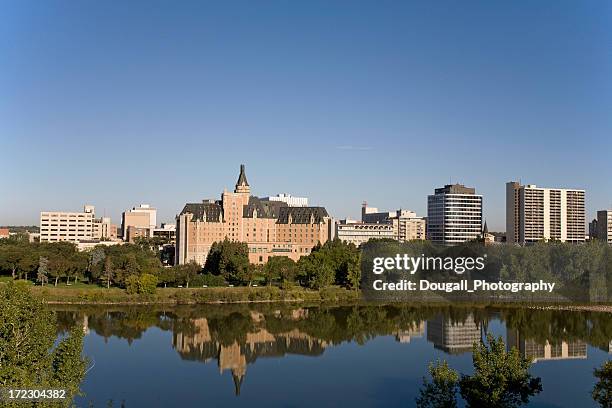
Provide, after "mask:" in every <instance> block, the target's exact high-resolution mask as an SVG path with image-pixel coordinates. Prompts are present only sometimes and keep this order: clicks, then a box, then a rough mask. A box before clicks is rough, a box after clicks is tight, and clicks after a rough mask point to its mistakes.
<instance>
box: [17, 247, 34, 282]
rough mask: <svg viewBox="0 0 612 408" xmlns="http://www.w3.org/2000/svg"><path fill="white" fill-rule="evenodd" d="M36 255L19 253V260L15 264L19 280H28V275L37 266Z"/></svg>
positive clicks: (25, 252)
mask: <svg viewBox="0 0 612 408" xmlns="http://www.w3.org/2000/svg"><path fill="white" fill-rule="evenodd" d="M38 258H39V257H38V255H37V254H36V253H35V252H34V251H27V250H24V251H21V258H20V259H19V262H18V264H17V268H18V270H19V274H18V276H19V278H20V279H21V278H22V277H23V278H24V279H26V280H27V279H28V274H29V273H30V272H32V271H34V270H35V269H36V268H37V266H38V262H39V259H38Z"/></svg>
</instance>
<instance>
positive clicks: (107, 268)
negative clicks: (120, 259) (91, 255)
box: [102, 256, 115, 289]
mask: <svg viewBox="0 0 612 408" xmlns="http://www.w3.org/2000/svg"><path fill="white" fill-rule="evenodd" d="M114 275H115V271H114V269H113V260H112V259H111V257H110V256H107V257H106V259H104V270H103V272H102V276H103V277H104V280H105V281H106V288H107V289H108V288H110V284H111V281H112V280H113V277H114Z"/></svg>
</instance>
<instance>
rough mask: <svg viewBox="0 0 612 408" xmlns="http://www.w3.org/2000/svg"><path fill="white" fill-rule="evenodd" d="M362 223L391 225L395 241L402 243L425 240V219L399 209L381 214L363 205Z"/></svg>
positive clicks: (365, 204) (375, 209)
mask: <svg viewBox="0 0 612 408" xmlns="http://www.w3.org/2000/svg"><path fill="white" fill-rule="evenodd" d="M361 221H362V222H364V223H370V224H391V225H392V226H393V239H396V240H398V241H400V242H407V241H413V240H423V239H425V238H426V236H425V227H426V225H425V218H423V217H417V215H416V212H414V211H410V210H402V209H399V210H397V211H383V212H379V211H378V209H377V208H375V207H368V204H367V203H363V205H362V207H361Z"/></svg>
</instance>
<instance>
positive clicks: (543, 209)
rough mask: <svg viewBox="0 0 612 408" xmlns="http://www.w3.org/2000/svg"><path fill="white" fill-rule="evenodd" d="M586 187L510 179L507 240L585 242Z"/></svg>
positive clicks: (514, 241) (518, 241)
mask: <svg viewBox="0 0 612 408" xmlns="http://www.w3.org/2000/svg"><path fill="white" fill-rule="evenodd" d="M585 222H586V218H585V192H584V190H574V189H561V188H542V187H537V186H536V185H533V184H528V185H521V184H520V183H518V182H516V181H511V182H508V183H506V240H507V242H510V243H518V244H529V243H534V242H538V241H548V240H557V241H561V242H584V240H585Z"/></svg>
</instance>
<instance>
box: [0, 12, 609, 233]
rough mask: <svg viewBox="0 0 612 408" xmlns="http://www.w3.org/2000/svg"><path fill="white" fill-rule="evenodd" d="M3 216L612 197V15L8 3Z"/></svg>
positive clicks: (0, 145) (496, 216)
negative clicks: (463, 189)
mask: <svg viewBox="0 0 612 408" xmlns="http://www.w3.org/2000/svg"><path fill="white" fill-rule="evenodd" d="M0 157H1V163H2V166H1V169H2V170H1V171H0V225H2V224H38V217H39V211H41V210H79V209H81V208H82V205H83V204H85V203H89V204H93V205H95V206H96V213H97V214H98V215H102V214H104V213H106V215H109V216H111V217H112V218H113V221H114V222H116V223H118V222H119V216H120V213H121V211H123V210H125V209H127V208H130V207H132V206H134V205H136V204H139V203H149V204H151V205H153V206H155V207H157V208H158V209H159V212H158V220H160V221H171V220H173V219H174V215H175V214H177V213H178V212H180V210H181V209H182V207H183V205H184V203H186V202H197V201H199V200H201V199H203V198H218V197H219V195H220V193H221V192H222V190H223V188H224V187H227V188H228V189H232V188H233V185H234V183H235V182H236V179H237V176H238V169H239V165H240V163H244V164H246V169H247V176H248V179H249V182H250V184H251V189H252V192H253V193H254V194H256V195H260V196H265V195H269V194H276V193H280V192H287V193H291V194H294V195H305V196H308V197H309V198H310V201H311V203H312V204H317V205H324V206H325V207H326V208H327V209H328V211H329V212H330V213H331V214H332V215H333V216H334V217H337V218H344V217H347V216H352V217H357V216H358V215H359V213H360V205H361V202H362V201H364V200H366V201H368V203H369V204H370V205H372V206H376V207H379V208H381V209H389V210H390V209H395V208H399V207H401V208H405V209H414V210H416V211H417V212H418V213H419V214H420V215H425V212H426V197H427V194H430V193H432V192H433V189H434V188H435V187H439V186H442V185H444V184H445V183H448V182H449V181H452V182H461V183H464V184H466V185H468V186H473V187H475V188H476V189H477V192H478V193H480V194H483V195H484V211H485V217H486V219H487V220H488V223H489V227H490V229H492V230H504V229H505V224H504V223H505V221H504V220H505V207H504V203H505V182H506V181H509V180H512V179H521V180H522V182H523V183H525V184H527V183H529V184H537V185H541V186H546V187H567V188H583V189H585V190H587V209H588V218H589V219H590V218H592V217H593V216H594V213H595V211H596V210H597V209H602V208H608V207H610V206H612V2H610V1H608V0H599V1H598V0H589V1H574V0H571V1H558V0H554V1H553V0H550V1H537V2H534V1H466V2H459V1H435V2H431V1H421V2H413V1H397V2H392V1H367V2H359V1H329V0H325V1H312V0H310V1H284V0H283V1H278V2H276V1H244V2H238V1H223V2H216V3H213V2H208V1H193V2H189V1H176V2H174V1H151V0H147V1H142V2H139V1H133V0H130V1H119V0H116V1H88V0H85V1H76V0H75V1H52V0H49V1H29V0H4V1H2V3H1V4H0Z"/></svg>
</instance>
